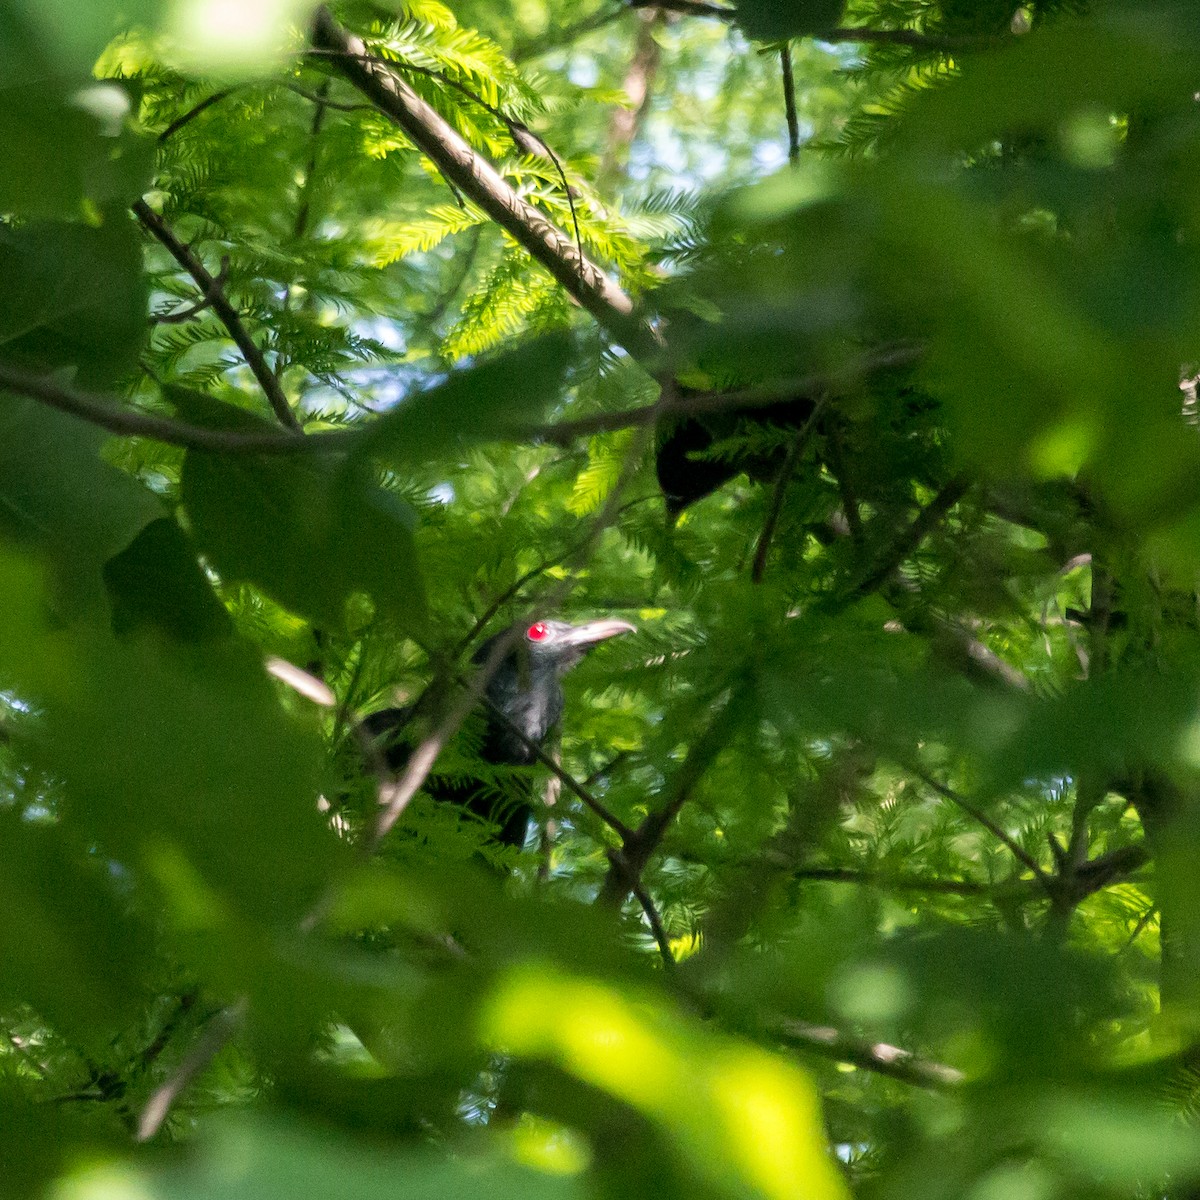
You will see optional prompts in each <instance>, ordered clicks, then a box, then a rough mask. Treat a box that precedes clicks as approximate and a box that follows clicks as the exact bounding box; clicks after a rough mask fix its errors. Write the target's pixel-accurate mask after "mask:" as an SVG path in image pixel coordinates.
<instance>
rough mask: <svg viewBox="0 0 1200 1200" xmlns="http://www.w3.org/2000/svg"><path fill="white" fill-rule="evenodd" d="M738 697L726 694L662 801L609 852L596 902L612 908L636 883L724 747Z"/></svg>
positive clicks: (733, 723) (734, 718) (618, 903)
mask: <svg viewBox="0 0 1200 1200" xmlns="http://www.w3.org/2000/svg"><path fill="white" fill-rule="evenodd" d="M738 699H739V697H738V693H736V692H734V693H731V694H729V695H728V696H726V698H725V700H724V702H723V703H722V704H721V705H720V707H718V709H717V711H716V714H715V715H714V717H713V718H712V720H711V721H710V722H709V724H708V727H707V728H706V729H705V730H704V731H703V732H702V733H701V734H700V736H699V737H698V738H697V739H696V741H695V742H694V743H693V744H692V745H691V747H690V748H689V749H688V752H687V757H686V758H684V760H683V765H682V766H681V767H680V768H679V771H678V773H677V774H676V776H675V779H674V780H673V782H672V786H671V792H670V796H669V798H668V799H667V801H666V803H665V804H664V805H663V806H662V807H661V808H658V809H655V810H654V811H653V812H651V813H650V814H649V816H647V817H646V819H645V820H644V821H643V822H642V823H641V824H640V825H639V826H638V827H637V829H635V830H634V831H633V833H632V834H631V835H630V836H629V837H627V838H625V840H624V842H623V844H622V846H621V849H620V850H614V851H612V852H611V853H610V855H609V860H610V866H609V871H608V876H607V878H606V879H605V881H604V886H603V887H602V888H601V889H600V895H599V896H598V897H597V903H599V904H600V905H602V906H608V907H612V908H616V907H618V906H619V905H620V904H621V903H622V902H623V901H624V899H625V897H626V896H627V895H629V893H630V892H631V891H633V890H634V888H635V887H637V886H639V885H640V883H641V878H642V872H643V871H644V870H645V869H646V864H647V863H648V862H649V861H650V857H651V855H653V854H654V852H655V850H657V849H658V847H659V844H660V843H661V842H662V840H663V837H664V836H665V834H666V832H667V830H668V829H669V828H670V826H671V823H672V822H673V821H674V820H675V818H676V817H677V816H678V815H679V813H680V811H681V810H682V808H683V806H684V805H685V804H686V803H687V802H688V801H689V800H690V799H691V798H692V794H693V793H694V792H695V790H696V785H697V784H699V782H700V780H701V779H702V778H703V777H704V774H705V772H706V771H707V770H708V768H709V767H710V766H712V764H713V762H714V760H715V759H716V757H717V755H718V754H720V752H721V751H722V750H723V749H724V748H725V744H726V742H727V741H728V740H729V735H730V733H731V732H732V730H733V727H734V725H735V724H736V722H737V720H738V716H739V714H738V707H739V706H738Z"/></svg>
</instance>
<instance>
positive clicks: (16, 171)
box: [0, 51, 154, 267]
mask: <svg viewBox="0 0 1200 1200" xmlns="http://www.w3.org/2000/svg"><path fill="white" fill-rule="evenodd" d="M0 52H2V51H0ZM5 78H6V79H9V80H11V78H12V77H11V76H6V77H5ZM81 83H82V81H81ZM130 111H131V101H130V98H129V96H128V95H127V93H126V92H125V91H124V90H123V89H122V88H120V87H119V86H118V85H117V84H115V83H104V84H98V83H89V84H86V85H82V86H80V87H79V88H77V89H74V90H72V91H71V92H70V93H68V94H63V93H62V92H61V91H59V90H58V89H57V88H56V87H54V86H51V85H47V84H45V83H43V82H41V81H39V82H36V83H30V84H26V85H23V86H21V87H5V88H3V89H0V155H3V159H4V163H5V169H4V172H3V174H0V212H6V213H15V214H18V215H20V216H21V217H24V218H27V219H32V220H47V219H55V218H66V219H76V220H77V219H79V218H81V217H86V218H88V219H89V220H92V221H95V220H96V218H97V217H98V215H99V213H100V212H101V211H104V210H106V209H112V210H115V211H119V210H120V209H121V208H123V207H124V206H125V205H127V204H129V203H130V202H131V201H133V200H134V199H136V198H137V196H139V195H140V194H141V193H142V192H143V191H144V190H145V189H146V188H147V187H148V186H149V184H150V175H151V171H152V168H153V163H154V146H153V143H152V142H151V141H150V140H149V139H148V138H146V137H145V136H138V135H136V134H134V133H132V132H129V131H127V130H124V128H123V125H124V121H125V118H126V116H127V114H129V113H130ZM70 265H71V264H70V263H69V262H66V263H64V264H63V266H64V267H69V266H70Z"/></svg>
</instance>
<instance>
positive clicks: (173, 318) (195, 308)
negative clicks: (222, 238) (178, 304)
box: [150, 254, 229, 325]
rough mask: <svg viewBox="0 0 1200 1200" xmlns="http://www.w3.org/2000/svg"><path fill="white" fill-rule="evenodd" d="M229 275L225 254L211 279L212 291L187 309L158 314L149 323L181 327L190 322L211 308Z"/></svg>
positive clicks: (227, 259) (227, 256)
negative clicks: (214, 295)
mask: <svg viewBox="0 0 1200 1200" xmlns="http://www.w3.org/2000/svg"><path fill="white" fill-rule="evenodd" d="M228 275H229V255H228V254H226V255H224V256H223V257H222V258H221V269H220V270H219V271H218V272H217V274H216V277H215V278H214V279H213V291H212V292H206V293H205V294H204V295H203V296H201V297H200V299H199V300H197V301H196V302H195V304H189V305H188V306H187V308H183V309H180V310H179V312H172V313H158V314H156V315H152V316H151V317H150V321H151V323H152V324H154V325H182V324H183V323H184V322H185V321H190V320H191V319H192V318H193V317H195V316H198V315H199V314H200V313H202V312H204V310H205V309H206V308H211V307H212V303H213V294H214V292H217V291H220V290H221V288H223V287H224V286H225V280H226V278H227V277H228Z"/></svg>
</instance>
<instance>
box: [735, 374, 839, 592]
mask: <svg viewBox="0 0 1200 1200" xmlns="http://www.w3.org/2000/svg"><path fill="white" fill-rule="evenodd" d="M828 400H829V393H828V392H825V393H823V394H822V395H821V397H820V398H819V399H818V400H817V402H816V404H814V405H813V410H812V412H811V413H810V414H809V417H808V420H807V421H805V422H804V424H803V425H801V426H800V428H799V429H797V430H796V434H795V436H794V437H793V438H792V444H791V445H790V446H788V449H787V456H786V457H785V458H784V460H783V466H782V467H781V468H780V471H779V478H778V479H777V480H776V481H775V490H774V492H773V493H772V495H771V507H770V510H769V511H768V512H767V519H766V521H765V522H764V523H763V528H762V533H761V534H759V538H758V546H757V547H756V549H755V551H754V565H753V566H752V567H751V568H750V580H751V582H752V583H762V581H763V576H764V575H765V574H766V571H767V554H768V552H769V551H770V549H771V540H772V539H773V538H774V536H775V527H776V526H777V525H778V524H779V517H780V515H781V514H782V512H783V498H784V496H785V494H786V493H787V486H788V484H789V483H790V482H791V478H792V475H793V473H794V472H795V470H796V466H797V464H798V463H799V462H800V457H801V455H802V454H803V453H804V448H805V447H806V446H807V445H808V439H809V438H810V437H811V436H812V431H813V430H814V429H815V428H816V425H817V418H818V417H819V416H820V415H821V413H822V411H823V410H824V408H825V405H826V403H827V402H828Z"/></svg>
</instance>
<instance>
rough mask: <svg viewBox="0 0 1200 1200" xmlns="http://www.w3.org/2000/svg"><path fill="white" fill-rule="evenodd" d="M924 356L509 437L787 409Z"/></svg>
mask: <svg viewBox="0 0 1200 1200" xmlns="http://www.w3.org/2000/svg"><path fill="white" fill-rule="evenodd" d="M923 354H924V347H923V346H917V345H913V344H911V343H907V344H902V345H891V346H884V347H882V348H881V349H879V350H877V351H874V352H873V353H870V354H865V355H863V356H862V357H861V358H858V359H856V360H855V361H853V362H851V363H848V364H847V365H846V366H845V367H843V368H841V369H840V370H837V371H833V372H822V373H820V374H814V375H805V376H802V377H801V378H799V379H793V380H787V381H785V382H783V383H781V384H780V385H778V386H777V387H771V388H761V389H753V390H747V391H744V392H704V393H701V394H700V395H696V396H687V397H682V398H681V397H674V398H672V399H670V400H668V401H665V402H664V401H663V400H659V401H656V402H655V403H654V404H646V405H641V406H639V407H636V408H625V409H620V410H618V411H617V412H611V413H598V414H596V415H595V416H591V417H579V418H576V419H574V420H570V421H558V422H556V423H555V424H553V425H530V426H524V427H514V428H513V433H514V435H516V434H519V435H520V436H522V437H526V438H529V439H531V440H534V439H536V440H538V441H543V442H549V443H551V444H552V445H556V446H566V445H570V444H571V442H573V441H574V440H575V439H576V438H580V437H587V436H590V435H591V434H594V433H612V432H614V431H616V430H618V429H632V428H634V427H636V426H639V425H645V424H647V423H651V424H652V423H653V422H655V421H657V420H658V419H659V418H660V417H664V416H691V415H696V414H699V413H717V412H737V411H739V410H740V409H744V408H763V407H766V406H768V405H772V404H788V403H790V402H792V401H794V400H795V399H796V397H797V396H813V395H817V394H819V393H824V392H829V393H831V394H834V395H836V394H838V393H839V392H842V391H844V390H845V389H847V388H849V387H852V386H853V385H854V384H855V383H857V382H858V381H859V380H861V379H862V377H863V376H864V375H869V374H872V373H874V372H876V371H885V370H888V369H890V368H893V367H902V366H909V365H910V364H912V363H914V362H917V361H918V360H919V359H920V358H921V356H922V355H923Z"/></svg>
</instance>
